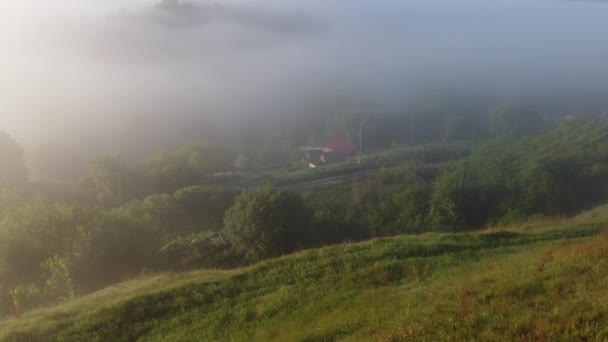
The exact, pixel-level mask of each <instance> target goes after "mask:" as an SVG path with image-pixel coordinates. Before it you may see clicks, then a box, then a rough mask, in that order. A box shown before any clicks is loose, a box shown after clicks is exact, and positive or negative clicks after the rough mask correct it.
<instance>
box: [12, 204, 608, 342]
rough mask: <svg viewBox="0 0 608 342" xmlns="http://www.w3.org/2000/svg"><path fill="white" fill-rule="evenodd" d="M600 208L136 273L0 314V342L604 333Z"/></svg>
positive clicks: (604, 237)
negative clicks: (59, 301)
mask: <svg viewBox="0 0 608 342" xmlns="http://www.w3.org/2000/svg"><path fill="white" fill-rule="evenodd" d="M607 222H608V210H607V208H605V207H604V208H598V209H595V210H593V211H591V212H587V213H584V214H581V215H579V216H577V217H573V218H568V219H559V218H539V219H536V220H533V221H530V222H527V223H523V224H519V225H517V226H512V227H501V228H490V229H486V230H484V231H481V232H471V233H462V234H425V235H420V236H399V237H395V238H389V239H376V240H372V241H367V242H363V243H357V244H343V245H338V246H332V247H326V248H321V249H315V250H307V251H302V252H299V253H296V254H293V255H288V256H284V257H281V258H278V259H274V260H270V261H266V262H262V263H260V264H257V265H254V266H251V267H248V268H243V269H238V270H231V271H222V270H203V271H196V272H191V273H182V274H177V273H176V274H164V275H153V276H145V277H142V278H141V279H135V280H132V281H130V282H126V283H122V284H119V285H116V286H113V287H111V288H108V289H105V290H103V291H100V292H98V293H95V294H92V295H90V296H86V297H83V298H81V299H78V300H74V301H71V302H67V303H65V304H63V305H59V306H56V307H52V308H47V309H41V310H38V311H34V312H31V313H29V314H27V315H25V316H23V317H21V318H20V319H18V320H10V321H6V322H4V323H0V340H2V341H60V340H73V341H132V340H144V341H189V340H190V341H217V340H234V341H252V340H257V341H268V340H276V341H334V340H355V341H358V340H360V341H368V340H377V341H424V340H426V341H438V340H495V341H499V340H505V339H509V340H512V339H518V340H541V341H542V340H598V341H602V340H606V339H608V273H607V272H606V269H608V230H607Z"/></svg>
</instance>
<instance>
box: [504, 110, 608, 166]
mask: <svg viewBox="0 0 608 342" xmlns="http://www.w3.org/2000/svg"><path fill="white" fill-rule="evenodd" d="M607 115H608V112H607V113H603V114H600V115H598V116H596V117H595V118H593V119H592V120H589V121H588V122H586V123H585V124H583V125H581V126H579V127H576V128H575V129H574V130H573V131H571V132H568V135H570V136H571V135H572V134H574V133H576V132H578V131H581V130H584V129H585V128H587V127H588V126H590V125H592V124H593V123H594V122H596V121H598V120H601V119H602V118H603V117H604V116H607ZM591 133H593V132H591ZM589 134H590V133H589ZM583 136H584V135H583ZM580 137H581V136H579V138H580ZM563 142H564V141H563V139H560V140H557V141H554V142H552V143H550V144H548V145H546V146H544V147H543V148H541V149H540V150H538V151H536V152H535V153H536V154H528V155H526V156H524V157H523V158H520V159H517V160H514V161H512V162H511V163H507V164H505V165H503V167H504V168H505V170H503V172H502V173H503V174H508V173H509V172H512V171H514V170H517V168H518V167H519V166H521V165H522V164H525V162H526V161H528V160H530V159H531V158H535V159H538V158H539V157H538V153H542V152H544V151H547V150H548V149H549V148H551V147H553V146H555V145H559V144H561V143H563ZM559 148H560V147H559V146H558V147H557V148H556V149H554V150H553V151H550V152H548V153H552V152H554V151H557V150H559ZM548 153H547V154H548ZM547 154H545V155H543V156H541V157H540V158H542V157H544V156H546V155H547Z"/></svg>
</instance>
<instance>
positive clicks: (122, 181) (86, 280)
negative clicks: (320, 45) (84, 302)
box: [0, 106, 608, 316]
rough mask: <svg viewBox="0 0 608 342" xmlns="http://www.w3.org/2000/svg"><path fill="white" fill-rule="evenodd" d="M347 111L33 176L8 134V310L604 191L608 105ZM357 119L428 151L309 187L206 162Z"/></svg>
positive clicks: (358, 125) (0, 307)
mask: <svg viewBox="0 0 608 342" xmlns="http://www.w3.org/2000/svg"><path fill="white" fill-rule="evenodd" d="M345 113H346V111H345ZM348 113H349V114H336V115H333V116H331V115H330V116H323V117H321V116H319V118H317V119H315V120H308V121H307V122H306V124H304V123H301V122H291V123H290V124H283V123H282V122H278V123H277V127H274V128H276V129H275V130H274V132H278V133H277V134H274V135H272V134H268V135H258V136H257V137H252V140H251V141H250V142H249V143H248V144H221V143H218V142H210V143H198V144H191V145H184V146H181V147H178V148H174V149H165V150H163V151H159V152H158V153H155V154H154V155H152V156H150V157H149V158H147V159H146V160H144V161H143V162H138V163H133V162H126V161H124V160H123V159H121V158H119V157H116V156H101V157H93V158H92V160H91V162H90V163H89V166H88V169H87V171H86V172H85V173H84V174H82V175H81V177H79V178H78V179H75V180H73V181H72V182H70V184H54V183H47V182H43V181H36V182H31V181H28V175H27V169H26V167H25V164H24V153H23V150H22V148H21V147H20V146H19V144H18V143H17V142H15V141H14V140H13V139H12V138H11V137H10V136H8V135H7V134H4V133H3V134H1V135H0V150H1V152H2V153H1V154H0V157H1V158H2V160H1V164H2V169H1V170H0V187H1V188H2V191H1V193H0V316H9V315H19V314H21V313H22V312H24V311H25V310H27V309H30V308H34V307H38V306H42V305H48V304H52V303H56V302H59V301H63V300H67V299H70V298H74V297H76V296H79V295H82V294H86V293H90V292H92V291H95V290H97V289H100V288H102V287H104V286H107V285H109V284H113V283H115V282H118V281H121V280H124V279H129V278H133V277H137V276H138V275H142V274H146V273H155V272H165V271H179V270H187V269H193V268H201V267H202V268H231V267H237V266H241V265H247V264H250V263H254V262H257V261H260V260H263V259H267V258H271V257H274V256H279V255H283V254H287V253H290V252H294V251H298V250H301V249H306V248H312V247H317V246H324V245H328V244H334V243H339V242H344V241H358V240H363V239H367V238H371V237H383V236H392V235H397V234H420V233H425V232H443V231H464V230H471V229H476V228H480V227H483V226H485V225H487V224H511V223H515V222H518V221H522V220H526V219H527V218H529V217H531V216H534V215H567V214H570V213H576V212H578V211H581V210H583V209H586V208H589V207H591V206H593V205H596V204H598V203H601V202H602V201H605V200H607V199H608V137H607V136H606V132H608V121H607V120H606V116H605V115H603V116H576V117H568V118H563V119H560V120H558V121H556V122H547V121H546V120H543V118H542V117H541V116H540V115H539V114H538V113H537V112H535V111H534V109H533V108H532V107H529V106H500V107H498V108H497V109H495V110H493V111H490V113H489V114H483V113H472V114H470V113H469V114H465V113H466V112H463V114H462V115H461V114H458V115H447V114H436V115H431V114H428V113H426V112H420V113H419V114H416V115H414V114H412V115H398V114H374V115H369V114H365V115H364V114H361V113H358V112H354V114H353V112H348ZM433 113H441V112H440V111H438V112H433ZM363 127H364V128H365V129H362V128H363ZM268 129H269V130H270V128H268ZM360 130H361V132H363V134H362V137H361V138H362V141H364V145H363V146H364V152H365V154H373V153H376V152H377V151H385V150H390V149H393V148H397V147H399V146H406V147H407V146H412V147H413V146H419V147H420V148H421V151H422V152H421V153H422V155H421V156H422V157H420V156H418V157H414V158H408V159H406V160H403V161H401V162H400V163H399V164H397V165H391V166H382V165H380V167H379V169H378V171H377V172H375V173H370V174H366V175H365V176H362V177H359V178H356V179H354V180H352V181H349V182H343V183H341V184H337V185H332V186H327V187H323V188H321V189H318V190H305V191H298V192H294V191H289V190H285V189H284V188H282V187H280V186H278V184H274V183H273V178H272V177H269V178H266V179H264V182H265V183H266V184H254V185H249V186H246V187H244V186H242V185H237V184H235V183H231V182H218V181H217V180H215V179H214V178H212V177H209V176H210V175H212V174H214V173H217V172H226V171H239V172H242V173H243V174H244V175H245V176H247V175H248V174H250V173H251V174H253V173H256V172H261V171H263V170H264V169H265V167H268V166H269V165H272V166H273V167H275V168H276V166H277V165H278V169H279V171H278V172H279V173H280V174H290V172H293V171H297V170H298V169H300V168H301V166H300V165H299V159H300V158H301V157H300V153H299V151H298V147H299V146H301V145H319V144H322V143H323V141H324V140H325V139H326V138H327V137H331V136H336V135H337V136H343V137H346V138H349V139H351V140H352V141H358V139H359V136H358V135H359V132H360ZM260 136H264V139H262V140H259V139H258V138H259V137H260ZM456 143H461V144H462V143H464V144H465V145H466V146H468V148H469V151H470V152H469V153H467V154H461V153H458V154H456V155H447V156H446V157H442V158H436V160H433V161H430V158H424V156H425V155H427V154H429V153H432V151H431V149H430V148H427V145H430V144H433V146H439V147H437V148H438V149H440V148H441V147H442V146H443V147H445V148H447V147H449V146H450V145H452V144H456ZM427 157H428V155H427ZM340 167H342V166H341V165H337V170H338V172H339V171H340ZM343 167H344V168H346V167H356V166H353V163H351V162H347V163H345V164H343ZM300 172H301V171H300ZM273 184H274V185H273Z"/></svg>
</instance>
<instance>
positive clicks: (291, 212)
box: [224, 186, 312, 261]
mask: <svg viewBox="0 0 608 342" xmlns="http://www.w3.org/2000/svg"><path fill="white" fill-rule="evenodd" d="M311 217H312V212H311V210H310V209H309V208H308V207H306V205H305V204H304V201H303V200H302V199H301V198H300V197H299V196H298V195H297V194H295V193H293V192H288V191H281V190H276V189H273V188H272V187H270V186H263V187H261V188H259V189H257V190H255V191H252V192H248V193H243V194H241V195H240V196H239V197H237V199H236V202H235V204H234V206H233V207H232V208H230V209H229V210H228V212H227V213H226V216H225V218H224V228H225V231H226V234H227V236H228V238H229V239H230V240H231V242H232V244H233V245H234V248H235V249H236V250H237V251H238V252H240V253H242V254H243V255H244V256H245V258H246V259H247V260H248V261H258V260H261V259H263V258H267V257H272V256H276V255H281V254H283V253H287V252H290V251H293V250H295V249H296V248H297V247H299V246H303V245H305V244H306V242H307V240H308V235H309V234H308V231H307V230H308V228H309V222H310V219H311Z"/></svg>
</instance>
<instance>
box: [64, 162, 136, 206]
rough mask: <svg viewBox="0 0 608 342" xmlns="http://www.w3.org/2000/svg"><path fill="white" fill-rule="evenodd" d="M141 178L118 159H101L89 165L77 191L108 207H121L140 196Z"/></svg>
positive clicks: (78, 184) (77, 185)
mask: <svg viewBox="0 0 608 342" xmlns="http://www.w3.org/2000/svg"><path fill="white" fill-rule="evenodd" d="M139 182H140V177H139V175H138V174H137V173H136V172H135V170H134V169H132V168H131V167H129V166H128V165H126V164H125V163H124V162H123V161H122V160H120V159H119V158H117V157H109V156H105V157H99V158H97V159H95V160H93V161H91V162H90V163H89V167H88V172H87V174H86V175H85V176H84V177H83V178H82V179H81V180H80V181H79V182H78V183H77V184H76V187H77V188H76V191H77V192H78V193H80V194H82V195H84V196H85V198H86V199H93V200H94V203H98V204H100V205H103V206H106V207H112V206H119V205H121V204H123V203H125V202H127V201H128V200H130V199H132V198H133V197H136V196H139V194H140V186H141V185H140V184H139Z"/></svg>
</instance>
